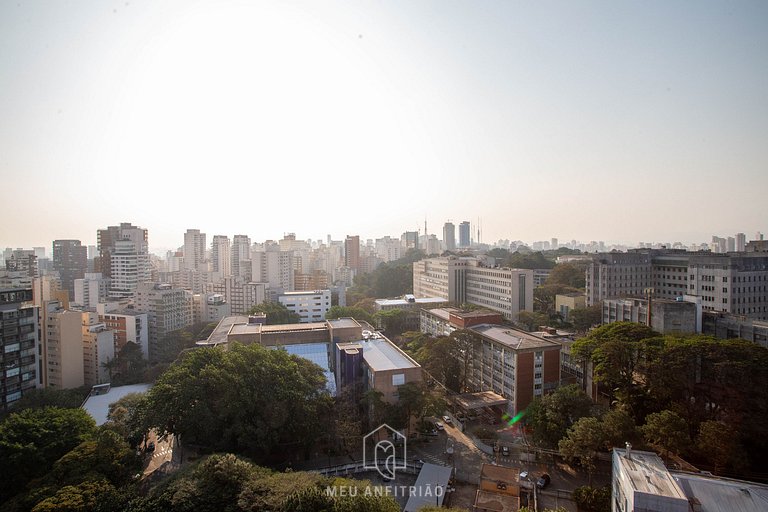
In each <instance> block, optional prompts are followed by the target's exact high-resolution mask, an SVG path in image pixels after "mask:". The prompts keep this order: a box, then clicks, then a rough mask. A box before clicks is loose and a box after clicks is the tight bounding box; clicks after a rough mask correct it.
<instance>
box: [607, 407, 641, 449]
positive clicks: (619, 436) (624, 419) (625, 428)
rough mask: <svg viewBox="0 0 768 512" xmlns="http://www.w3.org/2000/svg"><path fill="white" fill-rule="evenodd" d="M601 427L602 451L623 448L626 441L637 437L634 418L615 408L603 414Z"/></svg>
mask: <svg viewBox="0 0 768 512" xmlns="http://www.w3.org/2000/svg"><path fill="white" fill-rule="evenodd" d="M600 421H601V422H602V427H603V434H604V439H603V449H604V450H607V451H610V450H611V448H613V447H615V446H619V447H623V446H624V443H626V442H627V441H634V440H635V438H636V437H637V426H636V425H635V420H634V418H633V417H632V416H631V415H630V414H629V413H628V412H626V411H625V410H624V409H620V408H616V409H611V410H610V411H608V412H606V413H605V414H603V417H602V418H600Z"/></svg>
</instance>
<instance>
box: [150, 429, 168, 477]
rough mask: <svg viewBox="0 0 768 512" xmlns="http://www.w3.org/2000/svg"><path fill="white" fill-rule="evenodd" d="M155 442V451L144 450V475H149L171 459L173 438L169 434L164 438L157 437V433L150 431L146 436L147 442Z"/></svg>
mask: <svg viewBox="0 0 768 512" xmlns="http://www.w3.org/2000/svg"><path fill="white" fill-rule="evenodd" d="M150 442H154V443H155V451H153V452H146V454H145V459H144V464H145V466H144V476H145V477H146V476H147V475H150V474H151V473H152V472H154V471H155V470H156V469H157V468H159V467H160V466H162V465H163V464H165V463H166V462H168V461H170V460H172V459H173V447H174V446H175V444H174V442H175V438H174V436H173V435H169V436H168V437H167V438H165V439H159V438H158V437H157V434H156V433H155V432H154V431H152V432H150V433H149V435H148V436H147V443H150Z"/></svg>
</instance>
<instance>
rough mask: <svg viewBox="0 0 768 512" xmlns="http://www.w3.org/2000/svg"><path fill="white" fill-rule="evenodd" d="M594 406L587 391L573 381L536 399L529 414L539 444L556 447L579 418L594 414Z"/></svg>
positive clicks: (530, 423)
mask: <svg viewBox="0 0 768 512" xmlns="http://www.w3.org/2000/svg"><path fill="white" fill-rule="evenodd" d="M592 407H593V404H592V400H591V399H590V398H589V397H588V396H587V394H586V393H584V391H582V390H581V389H580V388H579V387H578V386H577V385H575V384H572V385H570V386H563V387H559V388H557V389H556V390H555V391H554V392H553V393H550V394H548V395H544V396H543V397H540V398H537V399H536V400H534V401H533V403H532V404H531V405H530V406H529V408H528V412H527V414H526V417H527V422H528V424H529V425H530V426H531V427H532V428H533V438H534V440H535V441H536V442H537V443H539V444H542V445H544V446H557V444H558V442H559V441H560V439H562V438H563V437H565V434H566V432H567V431H568V429H569V428H570V427H571V426H572V425H573V424H574V423H576V421H578V420H579V419H580V418H583V417H585V416H589V415H590V414H591V412H592Z"/></svg>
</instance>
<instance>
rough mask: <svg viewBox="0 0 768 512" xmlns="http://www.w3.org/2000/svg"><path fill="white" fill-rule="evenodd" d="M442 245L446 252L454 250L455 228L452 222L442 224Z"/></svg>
mask: <svg viewBox="0 0 768 512" xmlns="http://www.w3.org/2000/svg"><path fill="white" fill-rule="evenodd" d="M443 243H444V244H445V250H446V251H455V250H456V226H454V225H453V222H446V223H445V224H443Z"/></svg>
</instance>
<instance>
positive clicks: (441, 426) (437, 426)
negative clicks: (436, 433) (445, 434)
mask: <svg viewBox="0 0 768 512" xmlns="http://www.w3.org/2000/svg"><path fill="white" fill-rule="evenodd" d="M435 428H436V429H437V430H445V425H443V424H442V423H440V422H439V421H436V422H435Z"/></svg>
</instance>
